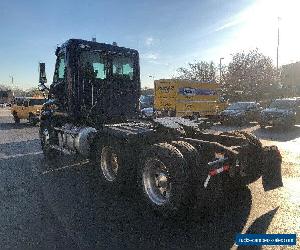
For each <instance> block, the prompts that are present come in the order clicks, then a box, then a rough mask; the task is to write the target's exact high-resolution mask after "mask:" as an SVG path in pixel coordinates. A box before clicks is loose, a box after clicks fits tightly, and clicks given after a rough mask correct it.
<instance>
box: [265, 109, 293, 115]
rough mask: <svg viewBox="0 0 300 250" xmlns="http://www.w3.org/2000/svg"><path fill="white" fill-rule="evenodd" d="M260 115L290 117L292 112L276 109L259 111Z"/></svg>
mask: <svg viewBox="0 0 300 250" xmlns="http://www.w3.org/2000/svg"><path fill="white" fill-rule="evenodd" d="M261 114H262V115H274V116H281V115H291V114H293V111H292V110H290V109H277V108H267V109H264V110H262V111H261Z"/></svg>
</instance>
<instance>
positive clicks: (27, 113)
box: [11, 97, 46, 125]
mask: <svg viewBox="0 0 300 250" xmlns="http://www.w3.org/2000/svg"><path fill="white" fill-rule="evenodd" d="M45 101H46V100H45V99H44V98H43V97H16V98H15V99H14V101H13V104H12V107H11V114H12V115H13V117H14V121H15V123H20V120H21V119H27V120H28V121H29V123H30V124H32V125H35V124H37V123H38V121H39V117H40V112H41V109H42V106H43V104H44V102H45Z"/></svg>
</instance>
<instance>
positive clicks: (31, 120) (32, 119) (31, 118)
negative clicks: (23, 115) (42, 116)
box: [28, 114, 38, 126]
mask: <svg viewBox="0 0 300 250" xmlns="http://www.w3.org/2000/svg"><path fill="white" fill-rule="evenodd" d="M28 121H29V124H30V125H32V126H35V125H36V124H37V123H38V121H37V118H36V117H35V116H34V115H33V114H29V117H28Z"/></svg>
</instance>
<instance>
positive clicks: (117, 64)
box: [113, 56, 133, 80]
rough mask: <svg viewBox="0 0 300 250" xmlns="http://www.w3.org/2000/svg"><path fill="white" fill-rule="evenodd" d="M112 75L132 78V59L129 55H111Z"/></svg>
mask: <svg viewBox="0 0 300 250" xmlns="http://www.w3.org/2000/svg"><path fill="white" fill-rule="evenodd" d="M113 76H114V77H118V78H119V77H121V78H124V79H128V80H133V60H132V59H131V58H130V57H125V56H115V57H113Z"/></svg>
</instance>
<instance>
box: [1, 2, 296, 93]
mask: <svg viewBox="0 0 300 250" xmlns="http://www.w3.org/2000/svg"><path fill="white" fill-rule="evenodd" d="M299 10H300V1H299V0H278V1H276V0H265V1H264V0H230V1H228V0H224V1H223V0H202V1H199V0H195V1H193V0H189V1H182V0H165V1H161V0H160V1H159V0H148V1H142V0H136V1H130V0H127V1H124V0H123V1H114V0H109V1H106V0H97V1H96V0H93V1H91V0H87V1H82V0H81V1H77V0H70V1H64V0H59V1H58V0H52V1H50V0H49V1H42V0H39V1H33V0H27V1H23V0H22V1H21V0H20V1H16V0H9V1H8V0H1V1H0V84H8V83H10V77H9V76H10V75H13V76H14V79H15V83H16V84H17V86H18V87H21V88H29V87H32V86H37V82H38V62H39V61H44V62H46V70H47V76H48V81H49V82H51V81H52V76H53V67H54V63H55V55H54V51H55V48H56V46H57V44H61V43H63V42H64V41H66V40H67V39H69V38H82V39H88V40H91V38H92V37H96V38H97V41H99V42H106V43H112V42H113V41H116V42H117V43H118V44H119V45H121V46H125V47H130V48H134V49H138V50H139V52H140V57H141V81H142V86H152V84H153V79H152V78H149V75H151V76H154V77H155V79H159V78H169V77H171V76H172V75H174V74H175V73H176V69H177V68H178V67H180V66H185V65H186V64H187V63H188V62H194V61H199V60H212V61H214V62H215V63H218V61H219V58H220V57H224V58H225V59H224V60H223V62H224V63H227V62H228V61H229V60H230V54H232V53H234V52H238V51H241V50H248V49H251V48H256V47H257V48H259V49H260V50H261V51H262V52H263V53H265V54H266V55H268V56H270V57H271V58H272V59H273V60H274V63H275V62H276V45H277V25H278V18H277V17H278V16H280V17H281V20H280V54H279V55H280V57H279V64H285V63H290V62H295V61H300V49H299V44H300V33H299V31H298V30H299V24H300V14H299Z"/></svg>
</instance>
